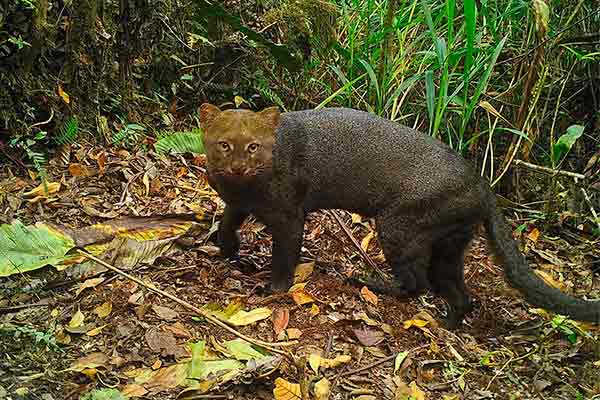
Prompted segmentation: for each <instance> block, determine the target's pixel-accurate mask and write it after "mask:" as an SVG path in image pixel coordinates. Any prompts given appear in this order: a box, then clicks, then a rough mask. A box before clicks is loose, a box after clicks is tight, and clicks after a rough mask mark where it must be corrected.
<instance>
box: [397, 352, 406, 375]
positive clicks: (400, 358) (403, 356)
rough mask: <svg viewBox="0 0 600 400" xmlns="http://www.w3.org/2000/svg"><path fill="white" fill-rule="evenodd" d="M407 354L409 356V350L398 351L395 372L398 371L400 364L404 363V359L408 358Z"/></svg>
mask: <svg viewBox="0 0 600 400" xmlns="http://www.w3.org/2000/svg"><path fill="white" fill-rule="evenodd" d="M406 356H408V351H401V352H400V353H398V355H397V356H396V358H395V359H394V373H396V372H398V370H399V369H400V366H401V365H402V362H403V361H404V359H406Z"/></svg>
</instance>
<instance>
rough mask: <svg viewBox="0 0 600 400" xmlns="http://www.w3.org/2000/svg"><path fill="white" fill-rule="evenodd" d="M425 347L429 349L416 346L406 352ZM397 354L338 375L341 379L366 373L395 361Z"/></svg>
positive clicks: (426, 345)
mask: <svg viewBox="0 0 600 400" xmlns="http://www.w3.org/2000/svg"><path fill="white" fill-rule="evenodd" d="M425 347H429V345H428V344H425V345H423V346H418V347H415V348H414V349H411V350H409V351H408V352H409V353H415V352H417V351H419V350H421V349H424V348H425ZM398 354H399V353H396V354H392V355H391V356H388V357H386V358H382V359H381V360H378V361H375V362H374V363H371V364H369V365H365V366H364V367H360V368H357V369H353V370H351V371H347V372H344V373H342V374H340V375H339V377H340V378H341V377H343V376H350V375H356V374H358V373H360V372H364V371H366V370H368V369H371V368H374V367H376V366H378V365H379V364H383V363H385V362H387V361H391V360H393V359H395V358H396V357H397V356H398ZM407 356H408V355H407Z"/></svg>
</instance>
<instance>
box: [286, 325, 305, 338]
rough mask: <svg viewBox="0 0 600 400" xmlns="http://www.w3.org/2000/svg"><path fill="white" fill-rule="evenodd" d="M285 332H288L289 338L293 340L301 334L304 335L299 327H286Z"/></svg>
mask: <svg viewBox="0 0 600 400" xmlns="http://www.w3.org/2000/svg"><path fill="white" fill-rule="evenodd" d="M285 332H286V333H287V336H288V338H290V339H291V340H294V339H298V338H299V337H300V336H302V331H301V330H300V329H297V328H289V329H286V331H285Z"/></svg>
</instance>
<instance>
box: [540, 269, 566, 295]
mask: <svg viewBox="0 0 600 400" xmlns="http://www.w3.org/2000/svg"><path fill="white" fill-rule="evenodd" d="M533 272H535V273H536V274H537V275H538V276H539V277H540V278H542V279H543V280H544V281H545V282H546V283H547V284H548V285H550V286H552V287H554V288H556V289H559V290H563V291H564V290H565V285H564V284H563V283H562V282H559V281H557V280H556V279H554V278H553V277H552V274H550V273H549V272H546V271H542V270H540V269H534V270H533Z"/></svg>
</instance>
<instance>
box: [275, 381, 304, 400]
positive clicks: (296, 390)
mask: <svg viewBox="0 0 600 400" xmlns="http://www.w3.org/2000/svg"><path fill="white" fill-rule="evenodd" d="M273 396H274V397H275V400H296V399H301V398H302V393H301V391H300V385H299V384H297V383H291V382H288V381H286V380H285V379H283V378H277V379H275V388H274V389H273Z"/></svg>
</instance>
